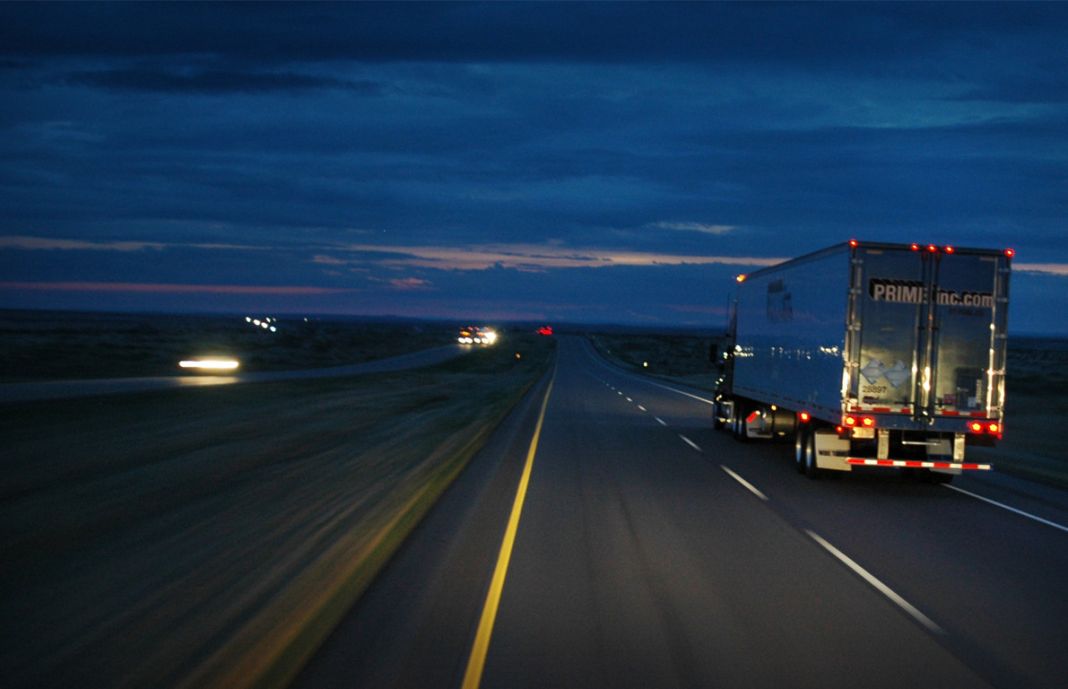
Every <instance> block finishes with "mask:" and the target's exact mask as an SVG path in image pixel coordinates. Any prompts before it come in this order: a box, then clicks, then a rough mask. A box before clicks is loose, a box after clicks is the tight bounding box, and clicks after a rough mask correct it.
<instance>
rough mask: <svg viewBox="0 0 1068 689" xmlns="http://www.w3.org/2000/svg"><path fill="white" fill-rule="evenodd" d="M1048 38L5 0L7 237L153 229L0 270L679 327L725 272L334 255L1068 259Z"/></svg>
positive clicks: (856, 16)
mask: <svg viewBox="0 0 1068 689" xmlns="http://www.w3.org/2000/svg"><path fill="white" fill-rule="evenodd" d="M1066 43H1068V5H1057V4H1023V5H1019V4H1012V5H1007V4H994V3H982V4H958V3H948V4H928V3H924V4H880V3H865V4H826V5H825V4H819V3H801V4H779V3H754V4H741V3H727V4H712V3H684V4H674V3H648V4H647V3H621V4H603V3H594V4H584V3H575V4H571V3H568V4H545V3H538V4H525V3H490V4H477V3H474V4H454V3H449V4H446V3H431V4H403V3H398V4H392V3H390V4H374V3H359V4H311V5H289V4H275V3H270V4H266V5H260V4H245V3H241V4H215V3H212V4H194V3H181V4H133V3H117V4H44V5H29V4H2V5H0V98H3V99H4V103H5V108H3V109H0V206H2V207H3V208H4V218H3V219H2V221H0V222H2V226H0V237H3V236H28V237H37V238H61V239H63V238H66V239H79V240H87V241H95V242H107V241H112V240H141V241H148V242H157V243H159V244H160V245H161V246H166V248H165V249H158V250H156V249H154V250H146V251H141V252H125V253H122V252H106V251H102V250H82V251H75V250H70V249H68V250H64V251H39V250H38V251H31V250H27V249H25V248H23V249H19V248H9V249H6V250H4V251H3V252H2V253H0V273H3V274H4V275H5V276H8V275H12V276H16V275H17V276H19V278H18V279H19V280H25V281H32V280H33V279H37V280H40V281H56V280H60V279H73V280H83V281H105V280H107V279H109V278H110V279H111V280H113V281H120V282H138V283H139V282H143V281H146V280H150V279H152V277H153V276H155V277H156V279H159V280H162V281H167V282H174V283H179V282H182V281H183V278H184V279H185V280H193V279H197V280H203V281H210V282H211V283H212V284H216V283H218V284H222V283H240V284H276V285H278V284H294V283H299V284H307V285H312V286H316V285H318V286H329V287H344V288H347V289H356V290H361V292H360V294H365V295H366V296H367V300H365V301H361V302H359V304H360V305H361V306H360V308H364V307H365V306H366V305H367V304H368V303H371V302H374V303H375V304H377V306H376V308H378V307H381V308H386V307H387V306H388V305H392V307H393V308H396V309H399V310H407V311H411V310H416V309H424V310H431V309H433V308H445V305H446V304H449V303H455V304H458V303H463V304H468V305H469V306H470V308H475V307H476V306H477V304H478V303H480V302H479V300H485V303H487V304H490V303H492V304H494V305H495V306H494V308H497V309H500V310H502V311H503V310H504V309H506V308H507V307H508V305H509V304H512V305H513V306H514V307H515V308H516V309H519V308H520V307H521V306H522V305H523V304H527V305H534V304H538V305H540V306H539V307H538V308H542V309H543V310H546V311H545V312H546V313H550V312H551V308H558V309H560V310H561V311H560V312H561V313H563V312H564V311H566V310H567V309H568V308H574V309H581V305H580V304H578V303H577V300H576V299H574V298H573V295H574V294H581V295H583V296H584V297H585V298H586V300H587V303H586V306H585V308H586V309H587V312H588V313H589V315H590V317H591V318H592V317H599V316H597V314H602V313H612V312H620V313H622V307H623V306H624V305H626V306H627V309H631V310H633V312H634V314H635V315H634V318H636V319H645V318H652V317H654V315H655V314H656V313H660V314H661V315H662V316H663V317H664V318H665V319H669V320H670V319H676V320H678V319H683V318H689V317H691V316H692V317H695V318H699V317H700V316H693V314H701V313H706V312H705V311H702V309H703V308H704V306H705V304H704V302H705V301H706V300H705V299H704V298H703V296H702V295H704V294H706V293H707V292H708V290H707V289H706V287H708V288H709V289H711V285H713V284H718V281H720V280H725V281H727V282H728V283H729V280H730V273H731V271H729V270H726V269H720V268H715V269H713V268H706V269H704V270H696V269H695V270H692V271H687V270H684V269H682V268H665V267H633V268H626V269H619V268H613V269H611V270H605V269H597V270H592V269H582V268H568V269H558V268H556V269H547V270H546V272H544V273H539V274H537V275H533V274H529V273H523V272H522V271H517V270H514V269H505V268H502V269H500V270H482V271H480V272H478V273H476V272H474V271H473V270H451V271H450V270H436V271H435V270H431V269H429V268H425V269H420V270H423V271H424V272H418V271H415V269H414V268H411V267H410V266H408V267H404V266H400V267H399V266H398V265H396V262H395V260H394V259H397V258H398V257H399V255H401V254H403V253H404V252H403V251H400V250H398V251H385V252H378V253H374V252H367V253H364V254H360V253H358V252H356V253H355V254H354V253H353V252H348V253H346V252H345V251H344V250H342V249H340V248H339V247H342V246H343V245H344V244H346V243H355V244H360V245H366V246H373V245H376V244H377V245H381V246H383V247H405V246H409V247H417V246H430V245H433V246H440V247H472V246H478V245H486V244H491V243H499V244H503V245H515V244H525V245H535V246H547V247H548V246H551V247H565V248H566V247H570V248H574V249H575V250H576V251H579V250H583V249H588V248H593V249H617V250H632V251H643V252H650V253H670V254H683V255H693V256H699V255H717V256H723V255H726V256H753V255H756V256H763V257H769V256H788V255H792V254H800V253H805V252H807V251H811V250H813V249H816V248H819V247H820V246H823V245H827V244H831V243H835V242H838V241H842V240H844V239H847V238H849V237H858V238H862V239H877V240H891V241H893V240H903V241H912V240H918V241H924V242H926V241H936V242H940V243H941V242H944V243H954V244H958V245H963V244H972V245H979V246H1003V245H1006V244H1013V245H1015V246H1016V248H1017V249H1018V250H1019V251H1020V256H1021V260H1033V261H1036V262H1037V259H1034V257H1035V256H1041V262H1054V263H1068V245H1066V244H1065V241H1064V234H1063V218H1064V217H1066V215H1068V194H1066V193H1065V189H1064V180H1065V179H1066V178H1068V157H1066V155H1065V153H1064V152H1065V151H1068V99H1066V98H1065V95H1066V93H1068V92H1066V90H1065V87H1064V83H1063V80H1062V79H1059V75H1060V74H1063V73H1066V72H1068V54H1066V53H1065V51H1064V49H1063V46H1064V45H1065V44H1066ZM702 227H704V228H708V227H718V228H724V229H723V230H722V231H717V232H702V231H700V228H702ZM195 243H227V244H234V245H248V246H254V247H259V248H257V249H255V250H252V249H250V250H248V251H237V250H226V251H217V250H216V251H209V250H205V249H197V248H191V247H189V246H188V245H189V244H195ZM319 254H321V255H323V256H326V257H328V259H329V257H338V256H341V257H342V258H343V259H344V261H343V262H342V263H339V264H336V265H332V264H330V263H329V262H328V261H323V262H315V260H314V259H315V256H317V255H319ZM336 260H339V261H340V260H341V259H336ZM406 271H407V272H406ZM413 271H415V272H413ZM7 279H9V280H14V279H15V278H14V277H10V278H7ZM406 279H410V280H422V281H425V283H426V284H424V283H422V282H419V283H417V282H414V281H413V282H407V283H405V282H403V280H406ZM1062 279H1063V278H1059V277H1051V278H1049V280H1053V281H1056V280H1062ZM394 280H402V282H400V283H396V284H395V283H394V282H393V281H394ZM264 281H268V282H264ZM1029 281H1030V282H1029ZM1020 282H1021V283H1022V284H1023V285H1024V286H1025V287H1024V293H1025V294H1026V292H1027V289H1026V285H1028V284H1033V285H1039V284H1042V285H1046V284H1047V283H1046V282H1040V281H1036V280H1034V279H1032V278H1029V277H1024V278H1021V281H1020ZM397 285H402V286H403V285H408V286H416V285H418V286H419V288H418V289H410V290H408V291H406V292H405V291H403V290H399V291H398V290H397V289H394V288H395V287H396V286H397ZM695 285H700V286H701V288H700V289H697V288H696V287H695ZM636 286H637V287H636ZM676 286H679V287H678V289H677V290H676ZM683 286H684V287H685V289H683ZM669 287H670V289H669ZM376 295H377V296H376ZM568 295H572V298H570V300H569V296H568ZM160 298H161V299H162V298H163V297H160ZM687 298H688V299H689V300H690V301H689V303H688V304H687V303H686V302H685V299H687ZM376 299H377V301H375V300H376ZM450 300H453V301H451V302H450ZM675 302H679V303H678V307H679V308H678V309H676V310H671V309H667V308H662V309H660V310H659V312H658V311H657V309H656V308H655V306H656V304H657V303H661V304H668V303H675ZM227 303H230V302H227ZM354 303H355V302H345V301H344V300H343V299H342V298H341V297H336V298H335V301H329V302H323V305H324V307H325V306H331V307H336V308H341V305H343V304H348V306H346V307H345V308H356V306H353V304H354ZM717 303H718V302H717ZM1022 303H1025V304H1026V303H1036V302H1035V300H1032V301H1031V302H1028V301H1027V300H1026V299H1024V300H1023V302H1022ZM568 304H570V305H571V306H568ZM554 305H555V306H554ZM450 308H451V307H450ZM687 309H688V310H687ZM576 312H577V311H576ZM554 313H555V312H554ZM683 314H691V316H685V315H683ZM706 315H707V313H706ZM680 322H681V321H680Z"/></svg>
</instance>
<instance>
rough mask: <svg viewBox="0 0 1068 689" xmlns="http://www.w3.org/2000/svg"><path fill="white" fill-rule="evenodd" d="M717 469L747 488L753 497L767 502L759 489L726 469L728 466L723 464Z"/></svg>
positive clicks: (729, 469)
mask: <svg viewBox="0 0 1068 689" xmlns="http://www.w3.org/2000/svg"><path fill="white" fill-rule="evenodd" d="M719 468H720V469H723V471H726V472H727V473H728V474H729V475H730V477H731V478H733V479H734V480H735V481H737V482H738V483H740V484H742V485H743V486H745V487H746V488H748V489H749V492H750V493H752V494H753V495H755V496H757V497H758V498H760V499H761V500H763V501H764V502H767V501H768V496H766V495H764V494H763V493H761V492H760V489H759V488H757V487H756V486H754V485H753V484H752V483H750V482H749V481H746V480H745V479H744V478H742V477H741V476H739V475H738V474H736V473H734V472H733V471H731V468H730V467H728V466H726V465H724V464H720V465H719Z"/></svg>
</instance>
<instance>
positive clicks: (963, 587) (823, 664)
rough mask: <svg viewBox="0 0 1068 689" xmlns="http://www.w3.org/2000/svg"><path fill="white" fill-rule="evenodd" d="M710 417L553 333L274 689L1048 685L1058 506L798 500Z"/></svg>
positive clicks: (1058, 656) (1063, 512) (996, 486)
mask: <svg viewBox="0 0 1068 689" xmlns="http://www.w3.org/2000/svg"><path fill="white" fill-rule="evenodd" d="M707 398H708V394H707V393H704V392H700V391H695V390H687V389H684V388H681V387H679V386H675V385H665V384H663V383H657V382H653V381H649V380H648V379H645V378H642V377H639V376H636V375H633V374H630V373H626V372H623V371H621V370H619V369H617V368H615V367H613V366H611V365H609V364H607V363H605V362H604V361H603V360H601V359H600V358H599V357H598V356H597V355H596V354H595V353H594V352H593V350H592V348H591V347H590V346H589V344H588V343H587V342H586V341H585V340H581V339H578V338H560V341H559V353H558V359H557V366H556V369H555V371H554V375H553V377H552V379H551V381H550V379H549V378H548V377H547V378H546V380H544V381H543V382H542V384H541V386H540V387H539V388H538V389H537V390H535V391H534V392H533V393H532V394H531V395H530V396H528V398H527V400H526V401H525V402H524V403H523V404H522V405H520V407H519V408H517V409H516V410H515V412H514V413H513V414H512V416H511V417H509V419H508V420H507V421H506V422H505V424H504V425H503V426H502V427H501V429H500V430H499V431H498V433H497V434H496V435H495V436H494V437H493V439H492V441H491V443H490V444H489V445H488V446H487V447H486V448H485V450H484V451H483V452H481V453H480V454H479V455H478V456H477V457H476V458H475V459H474V460H473V463H472V464H471V465H470V466H469V468H468V469H467V470H466V471H465V472H464V474H463V475H462V476H461V477H460V479H459V480H458V481H457V483H456V484H454V486H453V487H452V488H450V490H449V491H448V492H447V493H446V494H445V495H444V496H443V498H442V501H441V502H440V503H439V504H438V505H437V506H436V507H435V509H434V510H433V511H432V512H431V514H430V515H429V517H428V518H427V519H426V520H425V521H424V523H423V524H421V525H420V527H419V528H418V529H417V530H416V532H415V533H414V535H413V537H412V538H411V539H410V540H409V541H408V542H407V543H406V544H405V546H404V547H403V548H402V550H401V552H400V553H399V554H398V555H397V556H396V557H395V558H394V559H393V561H392V562H391V563H390V564H389V566H388V567H387V569H386V570H385V571H384V573H383V574H382V576H380V577H379V579H378V580H377V581H376V583H375V584H374V585H373V586H372V588H371V589H370V590H369V591H368V593H367V594H366V595H365V596H364V597H363V599H362V600H361V601H360V603H358V604H357V605H356V606H355V607H354V609H353V610H352V611H351V612H350V614H349V615H348V617H347V618H346V619H345V621H344V622H343V623H342V624H341V625H340V626H339V627H338V629H337V630H336V632H335V633H334V634H333V636H332V637H331V638H330V639H329V640H328V642H327V643H326V644H325V645H324V646H323V648H321V649H320V651H319V653H318V654H317V655H316V656H315V657H314V658H313V659H312V660H311V662H310V663H309V664H308V666H307V667H306V668H305V670H304V672H303V673H302V674H301V675H300V676H299V677H298V678H297V681H296V682H295V684H294V686H296V687H299V688H301V689H307V688H311V687H316V688H318V687H460V686H468V687H475V686H481V687H486V688H490V687H492V688H494V689H505V688H509V689H510V688H520V687H538V688H549V687H576V688H582V689H590V688H595V687H612V688H616V687H643V688H659V687H695V688H696V687H746V688H748V687H757V688H760V687H769V688H770V687H775V688H777V689H779V688H790V687H819V688H821V689H827V688H829V687H858V688H860V687H863V688H877V687H931V688H935V687H937V688H946V687H955V688H967V687H1003V688H1009V687H1049V688H1050V689H1053V688H1063V687H1065V686H1068V596H1066V595H1065V587H1066V585H1068V581H1066V574H1068V526H1066V525H1068V493H1066V492H1065V491H1063V490H1060V489H1057V488H1052V487H1048V486H1044V485H1041V484H1036V483H1031V482H1027V481H1022V480H1017V479H1014V478H1012V477H1009V476H1004V475H999V474H997V473H993V474H984V475H982V476H972V475H969V476H964V477H957V479H956V481H955V482H954V483H953V484H952V486H951V487H949V486H943V485H932V484H923V483H918V482H913V481H910V480H907V479H905V478H902V477H899V476H898V475H896V474H866V475H859V474H854V475H849V476H842V477H841V478H836V479H829V480H819V481H811V480H809V479H806V478H805V477H803V476H800V475H799V474H798V473H797V472H796V471H795V470H794V468H793V462H792V456H791V455H792V446H791V447H788V446H786V445H782V444H760V443H745V444H743V443H739V442H737V441H735V440H733V439H732V438H730V437H729V436H728V434H726V433H722V432H717V431H714V430H712V428H711V418H710V413H711V407H710V406H709V404H708V401H707ZM546 399H547V403H546V402H545V401H546ZM543 405H544V413H543V415H542V408H543ZM539 419H540V420H541V423H540V425H539ZM539 429H540V432H537V431H538V430H539ZM532 440H536V443H535V445H534V447H532ZM532 450H533V451H532ZM525 469H529V474H526V478H527V481H526V482H524V480H523V479H524V476H525ZM873 471H877V470H873ZM522 487H525V491H522V490H520V489H521V488H522ZM517 491H520V492H521V493H522V495H523V496H524V499H523V501H522V505H521V509H520V510H518V513H517V510H516V504H517V501H516V496H517ZM964 491H966V492H964ZM517 514H518V521H516V519H515V517H516V515H517ZM510 517H511V518H512V523H513V525H514V527H515V528H514V540H512V541H511V544H512V545H511V547H510V548H509V547H507V546H508V542H509V537H510V536H511V535H512V532H511V530H510V529H509V526H508V525H509V520H510ZM502 543H503V545H502ZM502 551H503V552H505V553H507V554H509V555H510V557H508V558H502V557H501V553H502ZM505 560H506V561H507V562H506V564H507V567H506V568H504V569H503V572H502V564H503V563H504V561H505ZM495 571H496V572H497V576H496V579H495V578H494V572H495ZM497 595H499V598H497V601H498V604H497V605H496V607H495V606H494V605H493V601H494V599H495V596H497ZM487 601H489V602H490V605H489V606H488V608H489V612H488V613H487V612H486V610H487ZM476 639H477V640H478V641H479V643H476ZM479 647H481V648H482V649H483V650H484V651H485V655H484V661H482V660H480V658H481V655H480V654H479V653H478V651H477V650H476V651H475V652H474V653H473V649H477V648H479ZM472 658H474V660H473V659H472ZM465 682H466V684H465Z"/></svg>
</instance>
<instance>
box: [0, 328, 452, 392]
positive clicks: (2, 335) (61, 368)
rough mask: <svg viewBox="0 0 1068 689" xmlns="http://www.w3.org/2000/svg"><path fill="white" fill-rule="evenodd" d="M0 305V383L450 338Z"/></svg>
mask: <svg viewBox="0 0 1068 689" xmlns="http://www.w3.org/2000/svg"><path fill="white" fill-rule="evenodd" d="M272 325H273V326H274V327H276V328H277V332H274V333H272V332H270V331H269V330H265V329H263V328H260V327H254V326H253V325H252V324H250V323H247V322H245V317H243V316H196V315H169V316H162V315H151V314H106V313H100V314H98V313H55V312H25V311H2V310H0V382H15V381H26V380H41V379H50V378H51V379H56V378H63V379H66V378H69V379H78V378H119V377H130V376H133V377H136V376H166V375H177V374H179V373H181V370H180V369H179V368H178V362H179V361H180V360H182V359H191V358H198V357H207V356H226V357H234V358H237V359H238V360H239V361H240V362H241V370H242V371H279V370H288V369H302V368H325V367H328V366H339V365H345V364H355V363H360V362H363V361H370V360H372V359H382V358H385V357H389V356H395V355H398V354H405V353H407V352H414V351H418V350H422V349H429V348H431V347H437V346H441V345H447V344H452V343H454V342H455V341H456V340H455V338H456V328H455V327H453V326H451V325H448V324H444V323H432V322H428V323H416V322H382V323H376V322H369V321H346V320H329V319H320V318H310V319H308V320H307V321H305V320H304V319H303V318H282V319H280V320H278V321H276V322H275V321H272Z"/></svg>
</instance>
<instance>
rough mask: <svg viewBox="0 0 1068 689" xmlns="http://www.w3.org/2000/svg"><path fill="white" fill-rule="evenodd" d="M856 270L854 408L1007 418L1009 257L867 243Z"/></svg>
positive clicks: (919, 415)
mask: <svg viewBox="0 0 1068 689" xmlns="http://www.w3.org/2000/svg"><path fill="white" fill-rule="evenodd" d="M853 275H854V278H853V291H854V299H853V306H852V309H851V312H852V322H851V329H852V330H851V332H852V334H853V338H854V339H855V342H854V344H853V346H851V347H850V350H851V352H852V354H853V356H852V357H851V358H852V368H851V369H850V375H849V378H848V380H847V392H848V393H849V397H850V398H851V399H850V403H851V404H857V405H858V406H860V407H861V408H863V409H870V410H874V411H878V412H889V413H897V414H904V413H908V414H910V415H911V416H912V417H913V418H915V419H921V418H925V419H931V418H934V417H937V416H983V417H986V418H1000V412H1001V406H1002V399H1003V395H1004V383H1003V380H1004V352H1005V336H1004V333H1005V307H1006V305H1007V290H1008V266H1007V259H1006V258H1005V257H1003V256H1001V255H1000V254H997V253H995V252H989V251H965V250H962V251H957V252H954V253H945V252H944V251H928V250H924V249H921V250H919V251H915V250H908V249H901V248H898V247H885V246H884V247H879V246H873V247H860V248H858V249H857V251H856V255H855V260H854V271H853Z"/></svg>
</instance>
